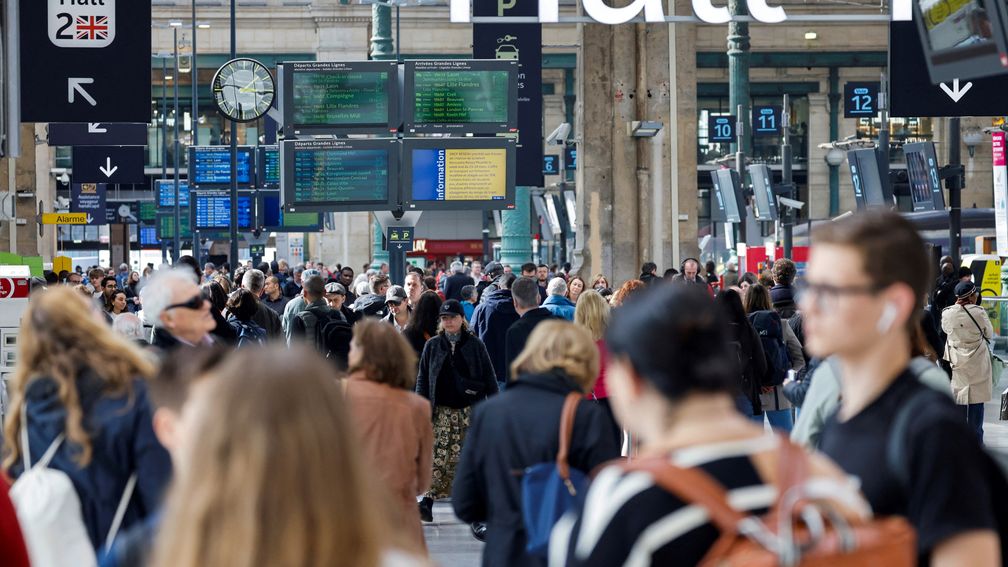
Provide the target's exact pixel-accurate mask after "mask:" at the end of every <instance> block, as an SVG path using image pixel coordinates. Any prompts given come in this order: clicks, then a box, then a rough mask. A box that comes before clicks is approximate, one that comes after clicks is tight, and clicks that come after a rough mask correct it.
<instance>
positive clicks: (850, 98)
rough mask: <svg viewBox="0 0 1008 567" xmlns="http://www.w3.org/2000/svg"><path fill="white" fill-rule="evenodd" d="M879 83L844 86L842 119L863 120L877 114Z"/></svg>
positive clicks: (856, 83)
mask: <svg viewBox="0 0 1008 567" xmlns="http://www.w3.org/2000/svg"><path fill="white" fill-rule="evenodd" d="M878 98H879V83H878V82H875V83H871V82H853V83H846V84H844V118H864V117H869V118H870V117H872V116H875V115H876V114H878V111H879V109H878Z"/></svg>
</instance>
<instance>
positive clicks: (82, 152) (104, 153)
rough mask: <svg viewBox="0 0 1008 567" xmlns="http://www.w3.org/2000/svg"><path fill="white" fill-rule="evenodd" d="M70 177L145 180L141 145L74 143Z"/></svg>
mask: <svg viewBox="0 0 1008 567" xmlns="http://www.w3.org/2000/svg"><path fill="white" fill-rule="evenodd" d="M73 178H74V181H80V182H97V183H125V184H138V183H144V181H145V180H146V177H144V148H143V146H74V148H73Z"/></svg>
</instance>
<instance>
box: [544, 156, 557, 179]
mask: <svg viewBox="0 0 1008 567" xmlns="http://www.w3.org/2000/svg"><path fill="white" fill-rule="evenodd" d="M542 172H543V175H557V174H558V173H560V156H558V155H548V156H543V168H542Z"/></svg>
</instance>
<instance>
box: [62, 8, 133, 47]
mask: <svg viewBox="0 0 1008 567" xmlns="http://www.w3.org/2000/svg"><path fill="white" fill-rule="evenodd" d="M47 1H48V3H49V15H48V23H49V41H51V42H52V43H53V45H55V46H56V47H78V48H79V47H83V48H100V47H107V46H108V45H109V44H111V43H112V41H114V40H115V13H116V10H115V3H116V0H47Z"/></svg>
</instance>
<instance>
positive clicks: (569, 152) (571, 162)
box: [564, 144, 578, 171]
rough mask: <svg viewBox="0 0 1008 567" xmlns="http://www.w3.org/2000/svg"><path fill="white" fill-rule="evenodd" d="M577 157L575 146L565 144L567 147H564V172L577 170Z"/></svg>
mask: <svg viewBox="0 0 1008 567" xmlns="http://www.w3.org/2000/svg"><path fill="white" fill-rule="evenodd" d="M577 155H578V152H577V145H576V144H567V146H565V147H564V170H566V171H576V170H577Z"/></svg>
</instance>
